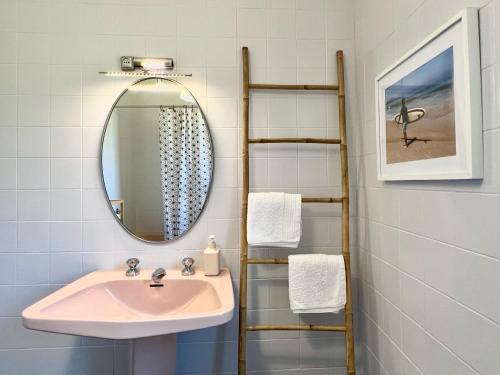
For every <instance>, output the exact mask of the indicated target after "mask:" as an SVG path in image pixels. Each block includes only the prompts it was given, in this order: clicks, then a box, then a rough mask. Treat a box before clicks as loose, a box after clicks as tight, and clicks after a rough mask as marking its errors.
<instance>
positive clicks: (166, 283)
mask: <svg viewBox="0 0 500 375" xmlns="http://www.w3.org/2000/svg"><path fill="white" fill-rule="evenodd" d="M151 272H152V270H142V271H141V274H140V275H139V276H136V277H126V276H125V273H124V272H123V271H96V272H92V273H90V274H88V275H86V276H83V277H82V278H80V279H78V280H76V281H74V282H72V283H71V284H69V285H67V286H65V287H64V288H62V289H60V290H58V291H56V292H54V293H52V294H51V295H49V296H47V297H45V298H44V299H42V300H40V301H38V302H36V303H35V304H33V305H31V306H30V307H28V308H27V309H25V310H24V311H23V314H22V316H23V324H24V326H25V327H27V328H31V329H36V330H41V331H49V332H57V333H65V334H74V335H82V336H92V337H102V338H108V339H135V340H134V341H133V343H132V345H131V348H132V352H133V358H132V361H131V363H132V369H131V374H133V375H140V374H143V373H144V374H148V375H170V374H174V373H175V347H176V345H175V334H176V333H177V332H183V331H190V330H194V329H200V328H206V327H211V326H216V325H220V324H224V323H226V322H228V321H229V320H231V318H232V316H233V311H234V295H233V287H232V283H231V275H230V273H229V271H228V270H222V272H221V273H220V275H218V276H205V275H204V274H203V272H202V271H201V270H197V272H196V274H195V275H193V276H182V275H181V273H180V271H179V270H167V276H166V277H165V278H164V279H163V281H162V283H163V287H156V288H152V287H150V277H151ZM158 336H161V337H158Z"/></svg>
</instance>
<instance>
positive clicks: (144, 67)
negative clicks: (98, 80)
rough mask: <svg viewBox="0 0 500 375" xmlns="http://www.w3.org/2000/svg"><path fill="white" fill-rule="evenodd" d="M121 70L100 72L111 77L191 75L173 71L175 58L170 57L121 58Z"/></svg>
mask: <svg viewBox="0 0 500 375" xmlns="http://www.w3.org/2000/svg"><path fill="white" fill-rule="evenodd" d="M120 66H121V71H115V72H99V74H104V75H106V76H110V77H173V78H175V77H191V76H192V74H190V73H173V72H169V70H173V69H174V59H172V58H170V57H134V56H122V57H121V58H120Z"/></svg>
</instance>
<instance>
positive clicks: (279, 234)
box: [247, 193, 302, 247]
mask: <svg viewBox="0 0 500 375" xmlns="http://www.w3.org/2000/svg"><path fill="white" fill-rule="evenodd" d="M301 202H302V199H301V196H300V194H285V193H250V194H248V217H247V241H248V244H249V245H251V246H272V247H298V245H299V241H300V235H301V232H302V228H301V217H300V215H301Z"/></svg>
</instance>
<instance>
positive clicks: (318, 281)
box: [288, 254, 346, 314]
mask: <svg viewBox="0 0 500 375" xmlns="http://www.w3.org/2000/svg"><path fill="white" fill-rule="evenodd" d="M288 283H289V294H290V308H291V309H292V311H293V312H294V313H295V314H299V313H326V312H334V313H338V312H339V311H340V310H342V309H343V308H344V307H345V303H346V284H345V265H344V257H343V256H342V255H324V254H301V255H290V256H289V257H288Z"/></svg>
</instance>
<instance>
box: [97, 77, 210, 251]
mask: <svg viewBox="0 0 500 375" xmlns="http://www.w3.org/2000/svg"><path fill="white" fill-rule="evenodd" d="M150 79H161V80H164V81H168V82H170V83H172V84H175V85H178V86H179V87H181V88H182V89H184V90H186V91H187V92H188V93H189V95H191V97H192V98H193V100H194V104H196V105H197V106H198V108H199V109H200V112H201V115H202V117H203V120H204V121H205V124H206V126H207V132H208V135H209V136H210V147H211V148H212V170H211V172H210V184H209V186H208V191H207V196H206V198H205V201H204V202H203V207H202V209H201V211H200V214H199V215H198V217H197V218H196V220H195V221H194V222H193V226H192V227H190V228H189V229H188V230H187V231H185V232H184V233H182V234H181V235H180V236H178V237H176V238H174V239H172V240H163V241H151V240H146V239H144V238H141V237H139V236H137V235H136V234H135V233H133V232H132V231H131V230H129V229H128V228H127V227H126V226H125V224H124V223H122V222H121V221H120V219H118V216H117V215H116V212H115V210H114V209H113V205H112V204H111V200H110V199H109V196H108V192H107V190H106V184H105V182H104V170H103V165H102V156H103V148H104V137H105V136H106V130H107V129H108V123H109V120H110V118H111V116H112V114H113V111H114V110H115V107H116V105H117V104H118V102H119V101H120V99H121V98H122V97H123V95H125V94H126V93H127V92H128V90H129V88H130V86H133V85H136V84H138V83H140V82H142V81H147V80H150ZM97 159H98V161H99V171H100V173H101V185H102V188H103V190H104V191H103V193H104V196H105V198H106V203H107V205H108V208H109V209H110V210H111V212H112V214H113V217H114V219H115V220H116V221H117V222H118V224H119V225H120V226H121V227H122V228H123V229H124V230H125V231H126V232H127V233H128V234H129V235H131V236H132V237H134V238H135V239H137V240H139V241H142V242H145V243H147V244H152V245H165V244H167V243H171V242H174V241H177V240H178V239H180V238H182V237H184V236H185V235H186V234H187V233H189V231H190V230H191V229H192V228H193V227H194V226H195V225H196V223H197V222H198V221H199V219H200V217H201V216H202V215H203V213H204V212H205V209H206V207H207V202H208V198H209V196H210V193H211V191H212V184H213V179H214V175H215V173H214V171H215V148H214V142H213V138H212V133H211V132H210V126H209V124H208V121H207V118H206V116H205V113H204V112H203V109H202V108H201V106H200V103H198V100H196V97H195V96H194V95H193V94H192V93H191V91H189V90H188V88H187V87H186V86H184V85H183V84H182V83H180V82H178V81H176V80H173V79H170V78H165V77H146V78H141V79H138V80H137V81H134V82H132V83H131V84H129V85H128V86H127V87H126V88H125V89H124V90H123V91H122V92H121V93H120V95H118V97H117V98H116V100H115V101H114V103H113V105H112V106H111V109H110V110H109V112H108V115H107V117H106V122H105V123H104V127H103V129H102V135H101V144H100V145H99V157H98V158H97Z"/></svg>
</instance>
